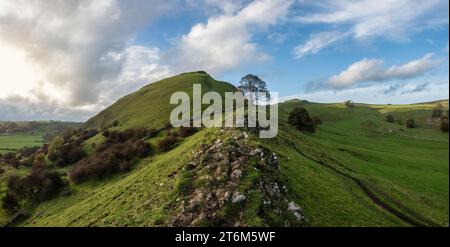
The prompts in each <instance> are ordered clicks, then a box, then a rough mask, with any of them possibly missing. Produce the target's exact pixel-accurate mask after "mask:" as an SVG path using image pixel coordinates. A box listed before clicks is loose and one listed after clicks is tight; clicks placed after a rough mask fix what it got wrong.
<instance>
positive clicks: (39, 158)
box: [33, 153, 46, 168]
mask: <svg viewBox="0 0 450 247" xmlns="http://www.w3.org/2000/svg"><path fill="white" fill-rule="evenodd" d="M33 167H36V168H38V167H39V168H44V167H46V163H45V155H44V154H43V153H39V154H36V155H35V156H34V159H33Z"/></svg>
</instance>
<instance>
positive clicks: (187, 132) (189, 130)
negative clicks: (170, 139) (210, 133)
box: [178, 126, 197, 138]
mask: <svg viewBox="0 0 450 247" xmlns="http://www.w3.org/2000/svg"><path fill="white" fill-rule="evenodd" d="M195 132H197V129H196V128H194V127H183V126H181V127H180V129H179V130H178V134H179V135H180V136H181V137H183V138H185V137H188V136H191V135H193V134H195Z"/></svg>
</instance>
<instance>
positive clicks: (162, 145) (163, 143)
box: [158, 135, 178, 152]
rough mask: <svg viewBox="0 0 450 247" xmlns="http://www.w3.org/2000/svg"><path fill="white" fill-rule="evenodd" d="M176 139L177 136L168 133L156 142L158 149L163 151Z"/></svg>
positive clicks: (169, 147) (171, 146) (175, 141)
mask: <svg viewBox="0 0 450 247" xmlns="http://www.w3.org/2000/svg"><path fill="white" fill-rule="evenodd" d="M177 141H178V138H177V137H176V136H173V135H168V136H167V137H166V138H164V139H162V140H160V141H159V142H158V151H160V152H165V151H168V150H170V149H172V148H173V146H174V145H175V143H177Z"/></svg>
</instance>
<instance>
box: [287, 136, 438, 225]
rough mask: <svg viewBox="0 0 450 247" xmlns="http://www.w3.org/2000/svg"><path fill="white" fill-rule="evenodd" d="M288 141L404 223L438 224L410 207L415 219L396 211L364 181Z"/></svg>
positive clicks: (299, 151)
mask: <svg viewBox="0 0 450 247" xmlns="http://www.w3.org/2000/svg"><path fill="white" fill-rule="evenodd" d="M289 143H290V144H291V145H292V146H293V147H294V148H295V150H296V151H297V152H298V153H300V154H301V155H302V156H303V157H305V158H307V159H309V160H311V161H314V162H315V163H317V164H320V165H322V166H324V167H326V168H328V169H330V170H332V171H334V172H335V173H337V174H339V175H341V176H343V177H346V178H348V179H350V180H352V181H353V182H354V183H355V184H356V185H357V186H358V187H359V188H360V189H361V190H362V191H363V192H364V194H366V196H367V197H369V198H370V200H371V201H372V202H374V203H375V204H377V205H378V206H380V207H381V208H382V209H384V210H386V211H388V212H389V213H391V214H393V215H394V216H396V217H397V218H399V219H401V220H402V221H404V222H406V223H408V224H411V225H412V226H416V227H425V226H439V225H438V224H436V223H434V222H432V221H430V220H427V219H424V218H423V217H421V216H419V215H417V214H416V213H414V212H413V211H412V210H410V209H408V211H409V212H411V214H414V217H415V218H417V219H415V218H413V217H411V216H409V215H406V214H404V213H402V212H400V211H398V210H397V209H395V208H393V207H392V206H390V205H389V204H387V203H385V202H384V201H383V200H382V199H381V198H379V197H378V196H377V195H376V194H375V193H374V192H373V191H372V190H370V189H369V187H368V186H367V185H366V184H364V183H363V182H362V181H361V180H359V179H358V178H356V177H353V176H351V175H349V174H347V173H344V172H342V171H340V170H338V169H336V168H335V167H333V166H330V165H328V164H325V163H324V162H323V161H321V160H316V159H314V158H312V157H310V156H309V155H306V154H305V153H304V152H302V151H301V150H300V149H299V148H297V146H296V145H295V144H294V143H292V142H290V141H289ZM394 204H396V205H399V206H400V207H402V208H406V207H405V206H403V205H401V204H400V203H399V202H394ZM424 222H425V223H426V224H424Z"/></svg>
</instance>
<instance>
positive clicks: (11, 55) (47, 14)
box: [0, 0, 170, 119]
mask: <svg viewBox="0 0 450 247" xmlns="http://www.w3.org/2000/svg"><path fill="white" fill-rule="evenodd" d="M169 6H170V3H167V1H164V0H151V1H144V0H133V1H118V0H105V1H88V0H73V1H51V2H50V1H39V0H18V1H0V44H1V46H2V47H6V48H4V49H1V48H0V55H1V56H2V59H3V60H2V62H1V64H0V65H1V66H2V69H3V68H5V69H7V70H8V73H9V76H7V77H5V76H3V77H2V78H1V79H0V86H1V88H2V89H5V88H6V90H2V92H0V98H1V99H2V101H1V102H0V103H1V104H0V108H2V109H6V106H7V105H9V108H11V107H12V106H11V102H13V101H12V100H11V99H13V98H14V97H16V98H15V99H19V98H17V97H21V98H20V99H22V102H16V104H17V105H18V106H19V105H20V107H19V109H17V111H12V112H10V113H9V114H15V115H16V116H18V117H19V115H17V114H20V113H24V112H25V111H24V110H23V109H25V108H24V107H25V106H29V107H31V108H30V109H29V110H30V111H34V112H39V114H41V115H47V114H44V113H43V112H42V110H43V109H45V110H46V111H49V112H52V114H55V115H54V116H58V117H61V114H63V113H64V112H66V114H67V115H68V116H70V114H72V113H77V114H78V116H85V114H81V112H83V111H85V112H91V108H95V109H96V110H99V108H100V107H101V106H104V105H108V104H110V103H111V102H112V101H113V100H115V99H116V98H114V97H113V96H114V95H123V94H124V93H128V92H129V91H128V89H129V88H135V87H136V86H137V85H136V84H138V82H141V83H145V82H148V80H151V79H153V78H156V77H157V76H158V75H161V76H162V75H165V72H164V71H165V69H166V68H165V67H164V66H157V65H156V64H155V63H154V62H155V61H156V60H158V59H159V57H158V56H159V54H158V52H159V51H158V50H157V49H156V48H151V47H150V48H148V50H145V49H136V47H134V46H130V41H132V39H133V36H134V35H135V32H137V31H138V30H139V29H140V28H142V27H143V26H144V25H148V24H149V23H151V22H152V20H153V19H155V18H157V17H158V16H160V15H161V14H162V13H164V12H165V10H166V9H167V8H168V7H169ZM113 54H116V55H117V54H121V57H120V59H118V57H117V56H116V57H113V56H111V55H113ZM11 60H12V61H14V62H15V64H16V65H14V64H11V63H10V62H9V61H11ZM144 62H145V63H146V64H145V65H143V63H144ZM133 63H135V64H134V65H133ZM13 65H14V66H13ZM140 65H143V66H142V67H141V68H139V69H137V68H136V66H140ZM18 70H20V71H18ZM150 72H152V74H151V75H152V76H149V75H150ZM153 72H155V74H153ZM4 74H5V73H3V75H4ZM145 76H148V78H147V79H144V78H143V77H145ZM141 85H142V84H141ZM114 90H115V91H114ZM120 90H123V91H120ZM113 91H114V92H113ZM11 95H15V96H14V97H13V98H11V97H12V96H11ZM49 102H51V103H52V105H54V106H55V109H65V110H64V111H61V113H58V112H55V111H53V110H51V108H50V107H49V104H48V103H49ZM29 115H33V114H31V113H29ZM5 116H7V115H6V113H4V112H2V114H1V115H0V118H5ZM49 116H50V115H49ZM81 119H83V117H81Z"/></svg>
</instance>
